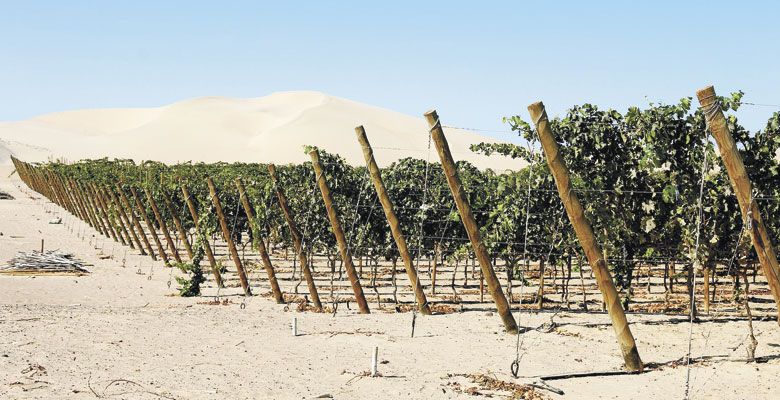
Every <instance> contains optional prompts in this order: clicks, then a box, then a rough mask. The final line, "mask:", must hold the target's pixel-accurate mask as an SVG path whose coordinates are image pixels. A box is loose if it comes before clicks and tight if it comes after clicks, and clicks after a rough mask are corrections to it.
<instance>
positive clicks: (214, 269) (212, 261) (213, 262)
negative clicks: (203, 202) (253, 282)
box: [180, 183, 225, 287]
mask: <svg viewBox="0 0 780 400" xmlns="http://www.w3.org/2000/svg"><path fill="white" fill-rule="evenodd" d="M180 186H181V194H182V196H183V197H184V202H185V203H187V209H189V210H190V217H192V222H193V223H194V224H195V232H197V235H198V236H199V237H200V236H202V237H201V238H200V239H201V240H200V245H201V246H203V252H204V253H206V258H208V259H209V265H210V266H211V273H213V274H214V279H215V280H216V282H217V287H225V284H224V282H223V281H222V275H221V274H220V272H219V266H218V265H217V259H216V258H215V257H214V252H213V251H211V245H210V244H209V238H207V237H206V236H205V235H201V233H200V220H199V218H198V210H196V209H195V203H194V202H193V201H192V198H191V197H190V191H189V189H187V185H185V184H183V183H182V184H181V185H180ZM196 244H197V241H196Z"/></svg>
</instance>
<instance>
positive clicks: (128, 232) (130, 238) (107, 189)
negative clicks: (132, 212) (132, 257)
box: [103, 187, 143, 251]
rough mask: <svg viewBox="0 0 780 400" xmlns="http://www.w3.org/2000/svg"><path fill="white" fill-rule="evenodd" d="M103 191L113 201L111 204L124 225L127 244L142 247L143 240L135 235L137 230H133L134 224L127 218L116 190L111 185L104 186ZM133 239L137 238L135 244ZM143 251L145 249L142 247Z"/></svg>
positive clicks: (132, 247)
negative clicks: (115, 192)
mask: <svg viewBox="0 0 780 400" xmlns="http://www.w3.org/2000/svg"><path fill="white" fill-rule="evenodd" d="M103 191H104V192H105V193H106V197H107V198H108V201H110V202H111V205H112V206H113V207H114V209H115V210H116V213H117V215H118V217H119V222H120V223H121V225H122V231H123V232H124V234H125V236H126V237H127V244H128V245H129V246H130V248H131V249H135V248H136V247H135V245H136V244H137V245H138V247H139V248H140V247H141V242H140V241H139V240H138V236H136V235H135V231H133V226H132V225H130V220H128V219H127V214H125V210H124V208H123V207H122V205H121V204H119V200H118V199H117V197H116V195H115V194H114V192H113V191H112V190H111V188H110V187H104V188H103ZM133 240H135V244H134V243H133ZM141 251H143V249H141Z"/></svg>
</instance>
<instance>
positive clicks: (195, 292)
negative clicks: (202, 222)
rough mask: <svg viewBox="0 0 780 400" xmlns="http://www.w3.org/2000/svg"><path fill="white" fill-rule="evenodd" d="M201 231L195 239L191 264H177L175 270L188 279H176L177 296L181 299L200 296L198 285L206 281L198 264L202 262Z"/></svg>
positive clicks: (202, 237) (202, 236)
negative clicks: (177, 269) (185, 275)
mask: <svg viewBox="0 0 780 400" xmlns="http://www.w3.org/2000/svg"><path fill="white" fill-rule="evenodd" d="M202 231H203V229H201V230H200V231H199V232H198V234H197V238H196V239H195V246H194V247H193V251H194V253H195V254H194V255H193V257H192V262H190V263H177V264H175V266H176V268H179V270H180V271H181V272H183V273H185V274H187V276H188V277H180V276H177V277H176V282H178V283H179V285H180V287H179V296H182V297H195V296H200V284H201V283H203V282H205V281H206V278H204V277H203V269H202V268H201V267H200V262H201V260H203V254H204V250H203V239H204V235H203V232H202Z"/></svg>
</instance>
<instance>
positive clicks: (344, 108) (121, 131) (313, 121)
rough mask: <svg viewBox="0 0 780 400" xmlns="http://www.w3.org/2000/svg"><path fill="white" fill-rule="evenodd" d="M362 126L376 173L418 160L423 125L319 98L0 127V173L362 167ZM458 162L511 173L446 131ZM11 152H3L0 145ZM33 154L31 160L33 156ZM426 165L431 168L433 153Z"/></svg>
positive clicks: (276, 97)
mask: <svg viewBox="0 0 780 400" xmlns="http://www.w3.org/2000/svg"><path fill="white" fill-rule="evenodd" d="M358 125H363V126H364V127H365V128H366V131H367V133H368V136H369V139H370V140H371V143H372V145H373V146H374V147H375V155H376V158H377V162H378V163H379V164H380V165H387V164H389V163H391V162H393V161H395V160H397V159H400V158H404V157H417V158H427V157H428V156H429V155H428V150H427V146H428V137H427V130H428V128H427V126H426V124H425V122H424V121H423V119H422V118H417V117H412V116H409V115H405V114H402V113H399V112H395V111H391V110H387V109H384V108H380V107H375V106H370V105H366V104H362V103H359V102H355V101H352V100H347V99H343V98H339V97H335V96H329V95H327V94H324V93H321V92H313V91H292V92H277V93H273V94H271V95H268V96H264V97H257V98H249V99H241V98H229V97H217V96H210V97H198V98H193V99H188V100H182V101H178V102H175V103H172V104H169V105H165V106H162V107H156V108H115V109H86V110H75V111H64V112H56V113H51V114H45V115H41V116H37V117H34V118H31V119H29V120H24V121H11V122H0V139H3V140H4V141H3V142H2V143H0V146H1V147H0V163H3V164H7V163H8V162H9V155H10V154H15V155H16V156H18V157H20V158H23V159H26V160H30V161H45V160H48V159H63V160H66V161H76V160H79V159H84V158H103V157H109V158H114V157H116V158H131V159H134V160H136V161H142V160H156V161H162V162H166V163H176V162H187V161H203V162H217V161H226V162H234V161H238V162H274V163H280V164H284V163H297V162H303V161H306V160H307V159H308V157H307V156H306V155H305V154H304V152H303V146H305V145H313V146H318V147H321V148H323V149H325V150H326V151H329V152H333V153H338V154H340V155H341V156H343V157H344V158H346V159H347V161H349V162H350V163H353V164H356V165H362V164H363V157H362V153H361V151H360V146H359V145H358V143H357V141H356V139H355V133H354V128H355V127H356V126H358ZM445 132H446V133H447V135H448V140H449V143H450V147H451V149H452V152H453V155H454V157H455V158H456V159H457V160H468V161H470V162H472V163H473V164H475V165H476V166H477V167H479V168H493V169H495V170H505V169H518V168H520V167H522V163H521V162H520V161H517V160H511V159H509V158H505V157H502V156H492V157H485V156H481V155H477V154H474V153H473V152H471V151H470V150H469V146H470V145H471V144H473V143H479V142H496V141H497V140H496V139H493V138H490V137H486V136H481V135H477V134H475V133H473V132H470V131H464V130H459V129H451V128H445ZM11 142H14V143H19V144H20V145H17V146H14V147H13V148H12V147H11V146H8V143H11ZM33 149H34V150H33ZM431 157H432V158H431V159H432V160H436V154H435V150H432V151H431Z"/></svg>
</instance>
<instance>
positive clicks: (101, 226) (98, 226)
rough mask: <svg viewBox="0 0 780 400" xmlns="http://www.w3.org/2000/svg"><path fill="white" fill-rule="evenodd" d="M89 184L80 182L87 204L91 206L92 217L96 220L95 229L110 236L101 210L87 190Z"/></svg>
mask: <svg viewBox="0 0 780 400" xmlns="http://www.w3.org/2000/svg"><path fill="white" fill-rule="evenodd" d="M87 187H88V186H87V185H86V184H84V183H81V184H79V190H80V191H81V193H82V195H83V196H84V199H86V201H87V205H88V206H89V209H90V213H91V214H92V218H93V219H94V220H95V229H96V230H97V231H98V232H100V234H101V235H103V236H108V228H106V225H105V223H104V222H103V219H102V218H101V216H100V211H99V210H98V208H97V205H96V204H95V199H94V197H93V196H92V195H91V194H90V193H89V190H87Z"/></svg>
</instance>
